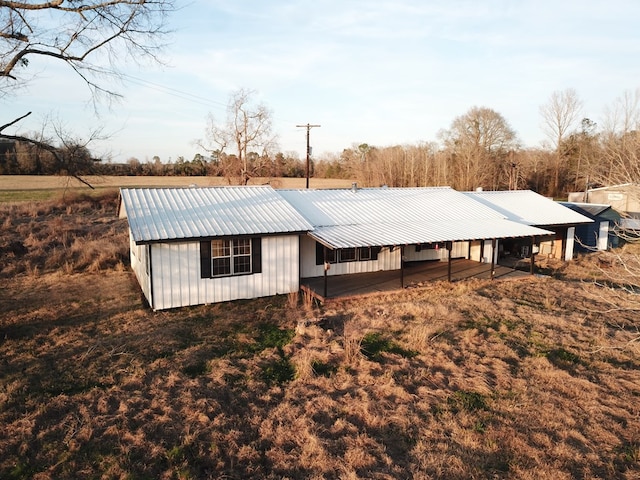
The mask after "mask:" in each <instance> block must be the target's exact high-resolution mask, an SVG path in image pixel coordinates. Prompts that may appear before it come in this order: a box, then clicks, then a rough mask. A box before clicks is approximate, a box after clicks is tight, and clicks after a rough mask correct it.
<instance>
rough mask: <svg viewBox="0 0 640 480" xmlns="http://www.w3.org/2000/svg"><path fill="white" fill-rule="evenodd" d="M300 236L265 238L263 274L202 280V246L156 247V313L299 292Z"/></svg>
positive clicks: (263, 241)
mask: <svg viewBox="0 0 640 480" xmlns="http://www.w3.org/2000/svg"><path fill="white" fill-rule="evenodd" d="M298 244H299V243H298V236H297V235H285V236H273V237H264V238H262V257H263V258H262V273H257V274H253V275H238V276H231V277H222V278H200V244H199V242H188V243H157V244H153V246H152V247H153V249H154V252H153V258H154V269H153V276H154V285H155V290H156V292H155V305H154V309H156V310H162V309H167V308H175V307H182V306H187V305H200V304H208V303H217V302H225V301H230V300H238V299H249V298H257V297H264V296H270V295H277V294H287V293H290V292H297V291H298V289H299V288H300V285H299V278H298V267H297V261H296V260H297V258H298V251H299V249H298Z"/></svg>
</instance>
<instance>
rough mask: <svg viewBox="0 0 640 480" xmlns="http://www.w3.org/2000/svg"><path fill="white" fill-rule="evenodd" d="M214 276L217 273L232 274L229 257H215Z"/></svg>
mask: <svg viewBox="0 0 640 480" xmlns="http://www.w3.org/2000/svg"><path fill="white" fill-rule="evenodd" d="M212 273H213V276H217V275H230V274H231V261H230V259H229V257H226V258H225V257H222V258H214V259H213V272H212Z"/></svg>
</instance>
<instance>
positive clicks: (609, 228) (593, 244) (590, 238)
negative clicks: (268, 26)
mask: <svg viewBox="0 0 640 480" xmlns="http://www.w3.org/2000/svg"><path fill="white" fill-rule="evenodd" d="M560 204H561V205H563V206H565V207H567V208H570V209H571V210H574V211H576V212H578V213H579V214H581V215H584V216H585V217H589V218H591V219H592V220H593V222H592V223H587V224H582V225H577V226H576V244H575V250H576V251H577V252H592V251H594V250H608V249H609V248H616V247H617V246H618V243H619V240H620V239H619V237H618V235H617V233H616V229H617V228H618V227H619V226H620V221H621V216H620V214H619V213H618V212H617V211H615V210H614V209H613V208H611V205H601V204H598V203H579V202H560Z"/></svg>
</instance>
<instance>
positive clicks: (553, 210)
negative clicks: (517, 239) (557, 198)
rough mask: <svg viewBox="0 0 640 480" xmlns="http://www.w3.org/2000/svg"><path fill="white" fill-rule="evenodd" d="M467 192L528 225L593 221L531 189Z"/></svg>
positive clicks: (465, 193) (508, 216)
mask: <svg viewBox="0 0 640 480" xmlns="http://www.w3.org/2000/svg"><path fill="white" fill-rule="evenodd" d="M464 195H466V196H468V197H469V198H473V199H475V200H477V201H479V202H482V203H483V204H485V205H487V206H488V207H491V208H494V209H495V210H496V211H498V212H500V213H502V214H503V215H504V216H505V217H506V218H508V219H509V220H512V221H514V222H518V223H524V224H525V225H541V226H544V225H575V224H578V223H590V222H592V221H593V220H591V219H590V218H588V217H585V216H584V215H580V214H579V213H578V212H575V211H573V210H571V209H570V208H567V207H564V206H562V205H560V204H559V203H556V202H554V201H553V200H550V199H548V198H546V197H543V196H542V195H539V194H537V193H535V192H532V191H531V190H506V191H495V192H464Z"/></svg>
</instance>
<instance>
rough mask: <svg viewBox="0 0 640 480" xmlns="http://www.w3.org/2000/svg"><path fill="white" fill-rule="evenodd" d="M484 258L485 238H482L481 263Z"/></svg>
mask: <svg viewBox="0 0 640 480" xmlns="http://www.w3.org/2000/svg"><path fill="white" fill-rule="evenodd" d="M483 258H484V238H483V239H482V240H480V259H479V260H480V263H483V262H482V259H483Z"/></svg>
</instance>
